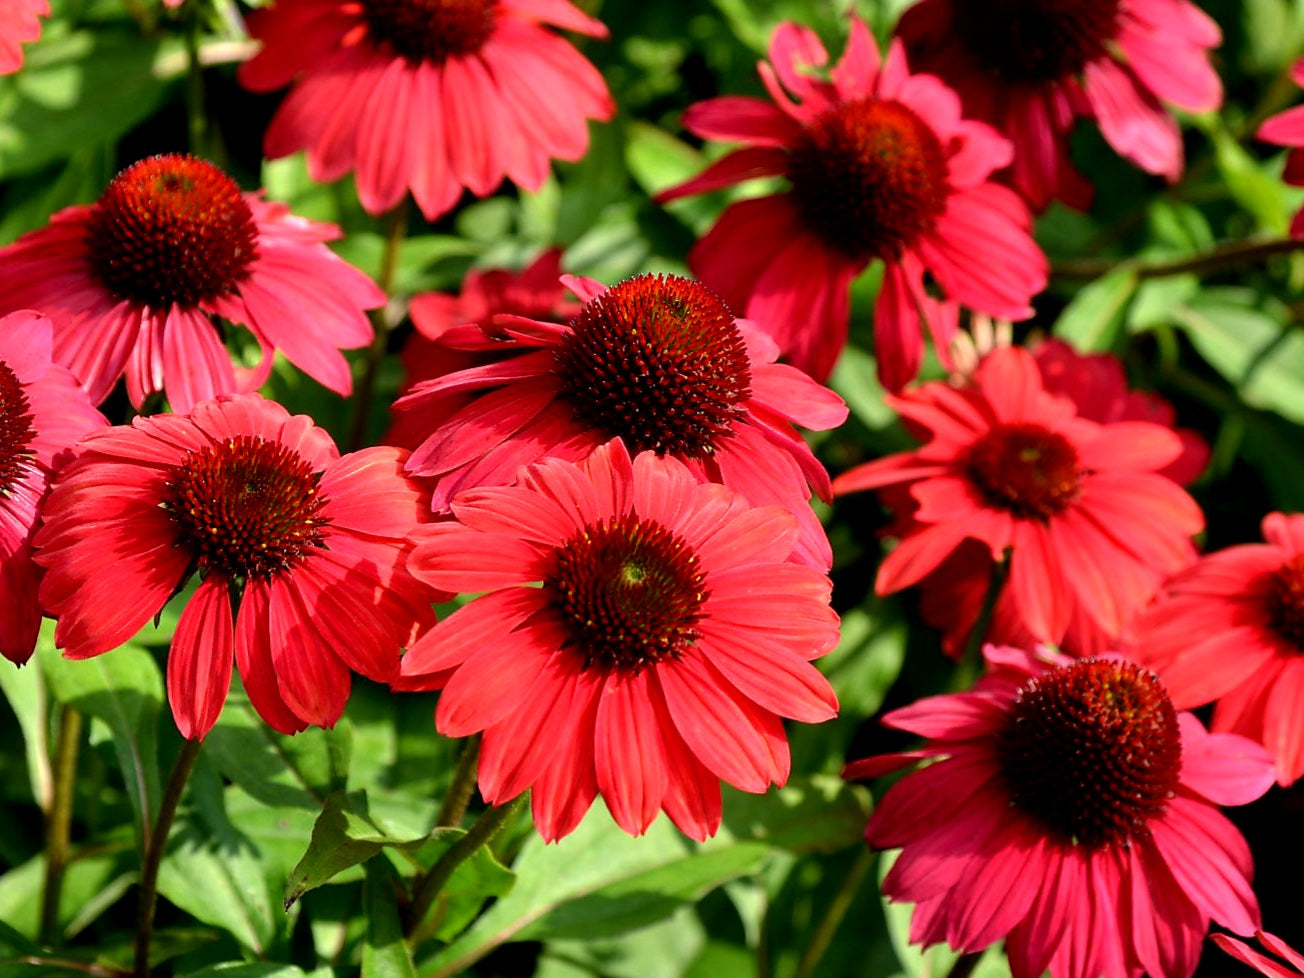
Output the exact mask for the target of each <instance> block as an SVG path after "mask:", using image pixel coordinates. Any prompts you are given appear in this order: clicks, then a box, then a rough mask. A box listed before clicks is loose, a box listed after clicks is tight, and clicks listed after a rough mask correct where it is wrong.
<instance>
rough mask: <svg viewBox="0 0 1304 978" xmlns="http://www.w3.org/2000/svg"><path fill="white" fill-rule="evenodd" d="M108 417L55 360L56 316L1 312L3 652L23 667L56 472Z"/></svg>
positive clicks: (37, 623) (34, 628) (30, 644)
mask: <svg viewBox="0 0 1304 978" xmlns="http://www.w3.org/2000/svg"><path fill="white" fill-rule="evenodd" d="M107 424H108V422H107V421H106V420H105V419H104V416H103V415H102V414H100V412H98V411H96V410H95V408H94V407H92V406H91V403H90V401H89V399H88V398H87V397H86V392H85V391H83V390H82V389H81V388H80V387H78V386H77V378H76V377H74V376H73V375H72V374H70V373H69V372H68V371H67V370H66V369H64V368H63V367H61V366H59V365H58V364H56V363H52V362H51V361H50V322H49V320H47V319H45V318H44V317H43V316H38V315H37V314H36V313H33V312H18V313H14V314H12V315H9V316H5V317H3V318H0V655H3V656H4V657H5V658H7V659H9V660H10V661H11V662H16V663H18V664H19V665H22V664H23V663H24V662H26V661H27V660H28V659H29V658H31V655H32V649H34V648H35V647H36V635H37V632H39V631H40V628H41V606H40V603H39V602H38V601H37V599H36V588H37V584H38V581H39V573H38V568H37V566H36V565H35V564H34V563H32V534H33V533H34V532H35V530H36V522H37V519H38V518H39V516H40V510H41V504H42V502H43V501H44V499H45V492H46V488H47V487H48V485H49V480H50V476H51V473H52V472H53V471H54V468H55V465H56V461H57V460H58V461H61V460H62V459H61V458H60V457H61V456H63V455H64V454H65V453H66V452H67V450H68V449H69V448H71V447H72V446H73V444H75V443H76V442H77V440H78V439H80V438H81V437H82V436H83V435H85V434H87V433H88V432H91V431H94V430H95V429H97V428H102V427H104V426H105V425H107Z"/></svg>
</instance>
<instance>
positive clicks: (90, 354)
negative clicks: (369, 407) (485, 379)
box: [0, 154, 385, 413]
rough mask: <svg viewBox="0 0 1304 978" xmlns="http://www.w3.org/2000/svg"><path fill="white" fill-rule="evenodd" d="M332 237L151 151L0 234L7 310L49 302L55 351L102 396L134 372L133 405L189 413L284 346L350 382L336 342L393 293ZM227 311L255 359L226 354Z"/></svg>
mask: <svg viewBox="0 0 1304 978" xmlns="http://www.w3.org/2000/svg"><path fill="white" fill-rule="evenodd" d="M339 236H340V233H339V229H338V228H336V227H335V226H334V225H330V224H320V223H317V222H315V221H309V220H306V219H304V218H301V217H295V216H294V215H293V214H291V213H290V212H289V209H288V208H286V207H285V205H284V204H276V203H269V202H268V201H265V200H263V199H262V198H261V197H260V196H259V195H258V194H252V193H241V191H240V188H239V187H238V186H237V185H236V183H235V181H233V180H232V179H231V178H230V177H228V176H227V175H226V174H225V173H223V172H222V171H221V170H219V169H218V168H217V167H215V166H214V165H213V164H211V163H208V162H205V161H204V160H200V159H196V158H194V157H191V156H184V155H177V154H172V155H167V156H154V157H150V158H149V159H145V160H141V161H140V162H138V163H135V164H133V165H131V166H129V167H127V168H126V169H125V170H123V171H122V172H121V173H119V174H118V175H117V176H116V177H114V179H113V182H112V183H110V184H109V186H108V189H106V190H105V191H104V194H103V195H102V196H101V197H100V199H99V200H98V201H96V202H95V203H94V204H91V205H89V206H78V207H69V208H66V209H65V210H62V211H60V212H59V213H57V214H55V215H54V217H52V218H51V219H50V224H49V226H47V227H45V228H42V229H40V230H37V231H32V232H30V233H29V234H25V235H23V236H22V237H21V238H19V239H18V240H17V241H16V242H14V243H13V244H11V245H9V246H8V247H5V248H2V249H0V313H2V312H9V311H14V310H17V309H24V308H31V309H35V310H38V311H39V312H42V313H44V314H45V315H47V316H49V317H50V319H51V321H52V322H53V323H54V358H55V360H56V361H57V362H58V363H61V364H63V365H64V366H66V367H68V369H70V370H71V371H72V372H73V373H74V374H75V375H76V376H77V377H78V378H79V379H80V381H81V383H82V386H83V387H85V388H86V391H87V393H88V394H90V396H91V400H92V401H94V402H95V403H97V404H98V403H100V402H102V401H103V400H104V399H105V398H106V397H108V395H109V393H110V392H111V391H112V390H113V386H114V384H116V383H117V381H118V378H119V377H122V376H124V375H125V376H126V380H127V393H128V395H129V396H130V398H131V402H132V404H133V405H135V406H136V407H137V408H139V407H140V406H141V405H143V404H144V402H145V400H146V399H147V398H148V397H150V396H151V395H153V394H157V393H163V394H165V395H166V396H167V399H168V401H169V402H170V403H171V405H172V409H173V410H174V411H178V412H183V413H184V412H186V411H189V410H190V409H191V408H192V407H194V406H195V405H196V404H198V403H199V402H200V401H204V400H207V399H210V398H212V397H215V396H217V395H219V394H231V393H237V392H243V391H248V390H252V389H253V388H255V387H257V386H258V385H259V384H261V383H262V382H263V381H264V380H265V379H266V378H267V374H268V373H269V371H270V370H271V366H272V354H273V353H274V352H275V351H280V352H281V353H282V354H283V355H284V356H285V358H286V359H287V360H289V361H290V362H291V363H293V364H294V365H295V366H296V367H298V368H299V369H301V370H303V371H304V372H305V373H306V374H308V375H309V376H310V377H312V378H314V379H315V380H317V381H319V382H320V383H322V384H323V385H324V386H326V387H328V388H330V389H331V390H333V391H335V392H336V393H339V394H348V393H349V391H350V390H351V389H352V379H351V377H350V373H349V365H348V362H347V361H346V360H345V359H344V356H343V355H342V354H341V353H340V350H341V349H351V348H354V347H360V346H365V345H366V344H367V343H369V342H370V341H371V336H372V328H371V324H370V322H369V321H368V319H367V316H366V313H365V311H364V310H366V309H371V308H375V307H377V306H380V305H382V304H383V303H384V301H385V295H384V293H383V292H381V291H380V289H378V288H377V287H376V286H375V284H374V283H373V282H372V281H371V280H370V279H369V278H367V276H366V275H364V274H363V273H362V272H360V271H358V270H357V269H356V268H354V267H352V266H351V265H349V264H347V263H346V262H344V261H343V260H342V259H341V258H339V257H338V256H337V255H335V254H334V253H333V252H332V251H331V250H330V249H329V248H327V247H326V245H325V242H326V241H331V240H333V239H335V238H338V237H339ZM218 317H220V318H221V319H225V320H228V321H229V322H231V323H238V324H240V325H242V326H244V327H246V328H247V329H248V330H249V332H250V333H251V334H252V335H253V337H254V339H255V340H257V342H258V345H259V347H261V349H262V354H263V356H262V361H261V363H260V364H259V365H258V366H257V367H255V368H253V369H242V368H237V367H236V366H234V365H233V364H232V360H231V355H230V353H228V351H227V350H226V348H225V346H224V345H223V334H222V327H221V326H220V324H219V322H218Z"/></svg>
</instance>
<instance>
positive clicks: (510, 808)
mask: <svg viewBox="0 0 1304 978" xmlns="http://www.w3.org/2000/svg"><path fill="white" fill-rule="evenodd" d="M527 797H529V796H528V794H521V795H518V796H517V797H515V798H513V799H512V800H511V801H509V802H508V803H507V804H506V805H498V806H496V807H494V808H489V809H486V810H485V811H484V812H483V813H482V814H481V815H480V817H479V818H478V819H476V822H475V824H474V825H472V826H471V828H470V830H469V831H468V832H467V833H466V835H464V836H462V838H460V839H458V840H457V841H456V842H454V843H453V845H452V848H450V849H449V850H448V851H447V852H446V853H444V854H443V855H442V856H441V857H440V858H439V861H438V862H437V863H435V864H434V865H433V866H431V867H430V872H428V873H426V874H425V875H424V876H419V877H418V878H417V880H416V886H415V887H414V888H413V894H412V904H411V906H410V907H408V912H407V924H406V927H405V928H404V930H405V932H406V933H407V934H408V936H409V937H410V938H411V939H412V944H413V946H414V947H415V946H417V945H419V944H421V943H422V941H424V940H426V939H427V938H428V937H429V936H430V935H428V934H426V933H425V931H424V930H423V928H422V926H421V925H422V924H423V923H424V922H425V919H426V915H427V914H428V913H429V912H430V908H431V907H432V906H434V903H435V898H436V897H437V896H439V892H440V890H442V889H443V888H444V884H445V883H447V882H448V879H449V877H451V876H452V875H453V871H454V870H455V869H457V867H458V866H460V865H462V863H464V862H466V861H467V860H468V859H470V858H471V857H472V856H474V855H475V854H476V852H478V851H479V849H480V848H481V847H482V846H484V845H486V844H488V842H489V840H490V839H492V838H493V837H494V836H495V835H497V834H498V830H499V829H501V828H502V827H503V826H504V825H505V824H507V822H508V821H509V820H510V819H511V818H513V817H514V816H515V815H516V813H517V812H518V811H520V810H521V808H522V807H523V806H524V804H525V799H526V798H527Z"/></svg>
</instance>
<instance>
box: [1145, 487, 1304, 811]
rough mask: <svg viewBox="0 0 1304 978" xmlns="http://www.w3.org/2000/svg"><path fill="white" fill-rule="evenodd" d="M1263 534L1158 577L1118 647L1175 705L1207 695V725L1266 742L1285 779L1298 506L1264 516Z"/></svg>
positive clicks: (1298, 622)
mask: <svg viewBox="0 0 1304 978" xmlns="http://www.w3.org/2000/svg"><path fill="white" fill-rule="evenodd" d="M1263 538H1264V540H1266V541H1267V542H1266V543H1250V544H1243V545H1241V546H1237V547H1229V548H1228V549H1226V550H1222V551H1219V552H1218V553H1213V554H1208V555H1206V556H1204V557H1202V558H1200V561H1199V562H1198V563H1197V564H1195V566H1193V567H1190V568H1188V569H1187V570H1185V571H1184V572H1183V573H1181V574H1179V575H1177V576H1176V577H1174V578H1173V579H1172V580H1171V581H1169V582H1168V583H1167V584H1165V585H1164V588H1163V592H1162V594H1161V595H1160V597H1159V598H1158V599H1156V601H1155V602H1154V603H1153V604H1152V605H1151V606H1150V607H1149V608H1147V609H1146V610H1145V612H1144V613H1143V614H1142V615H1141V616H1140V617H1139V618H1138V619H1137V621H1136V622H1135V626H1134V627H1133V628H1132V629H1131V632H1130V635H1129V640H1128V642H1127V647H1126V649H1125V651H1126V652H1127V653H1128V655H1130V656H1132V657H1133V658H1134V659H1136V660H1137V661H1139V662H1141V663H1143V664H1144V665H1147V666H1149V667H1150V668H1151V669H1154V670H1155V671H1156V672H1158V673H1159V675H1160V676H1162V677H1163V680H1164V684H1165V685H1166V686H1168V688H1169V689H1170V690H1171V691H1172V694H1173V702H1174V703H1176V704H1177V705H1178V706H1179V707H1181V708H1182V709H1190V708H1192V707H1196V706H1200V705H1202V704H1204V703H1210V702H1213V701H1214V700H1217V701H1218V704H1217V706H1216V707H1214V713H1213V728H1214V729H1215V730H1228V731H1232V732H1235V733H1239V734H1242V735H1244V736H1246V737H1249V738H1250V739H1251V740H1257V741H1258V742H1259V743H1261V744H1263V745H1264V746H1265V747H1267V748H1268V750H1269V751H1271V752H1272V754H1273V756H1274V757H1276V758H1277V780H1278V781H1279V782H1280V783H1281V784H1283V785H1286V784H1291V783H1292V782H1294V781H1296V780H1298V779H1299V777H1300V775H1302V774H1304V715H1302V714H1301V712H1300V709H1299V704H1300V697H1301V696H1304V514H1295V515H1290V516H1287V515H1285V514H1282V513H1272V514H1270V515H1268V516H1266V517H1265V518H1264V520H1263Z"/></svg>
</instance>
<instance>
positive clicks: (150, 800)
mask: <svg viewBox="0 0 1304 978" xmlns="http://www.w3.org/2000/svg"><path fill="white" fill-rule="evenodd" d="M36 659H37V662H38V663H39V664H40V668H41V672H42V674H43V675H44V676H45V679H46V682H47V683H48V684H49V686H50V692H51V693H52V694H53V695H54V698H55V699H56V700H58V701H59V702H60V703H63V704H65V705H67V706H71V707H74V708H75V709H78V710H80V711H81V712H82V713H84V714H86V715H87V716H89V717H92V718H94V719H95V720H96V721H98V722H100V723H103V724H104V725H105V726H107V728H108V730H109V732H110V733H111V734H112V737H113V749H114V752H115V753H116V754H117V757H118V764H119V766H120V767H121V768H122V776H123V780H124V782H125V783H126V786H127V796H128V798H130V800H131V807H132V809H133V811H134V812H135V815H136V824H137V826H140V825H142V824H144V823H145V822H146V821H150V822H152V821H153V810H154V804H155V800H156V799H157V798H158V797H159V767H158V718H159V713H160V711H161V710H162V706H163V677H162V675H161V674H160V672H159V668H158V664H157V663H156V662H155V661H154V657H153V656H151V655H150V654H149V653H148V652H146V651H145V650H144V649H141V648H139V647H137V646H134V645H124V646H122V647H120V648H118V649H115V650H114V651H112V652H106V653H105V654H104V655H97V656H95V657H94V658H90V659H81V660H72V659H65V658H64V657H63V656H61V655H60V654H59V653H58V652H57V651H55V648H54V644H53V640H52V637H51V631H50V630H48V629H47V630H46V631H44V632H42V634H41V640H40V641H39V642H38V644H37V650H36Z"/></svg>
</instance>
